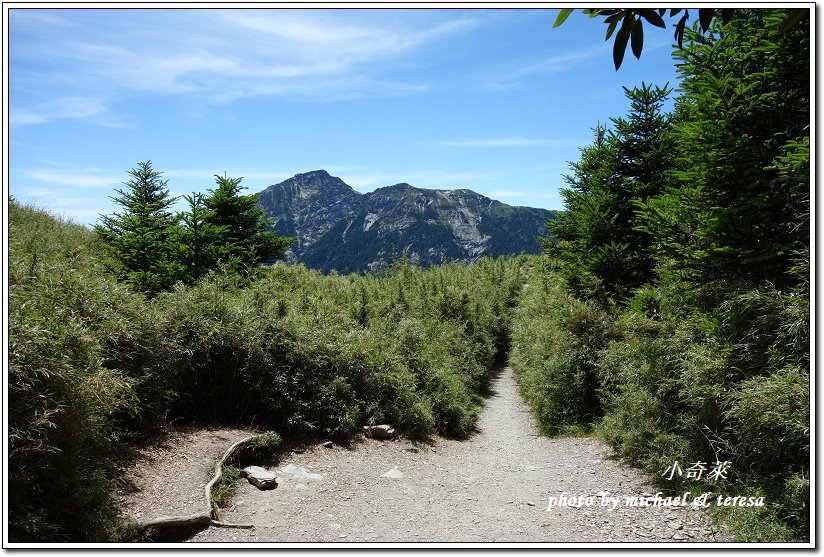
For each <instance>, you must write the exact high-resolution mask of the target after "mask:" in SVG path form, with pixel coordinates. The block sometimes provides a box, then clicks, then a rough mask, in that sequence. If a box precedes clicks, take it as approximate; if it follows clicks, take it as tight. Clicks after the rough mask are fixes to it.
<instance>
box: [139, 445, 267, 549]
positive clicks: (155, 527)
mask: <svg viewBox="0 0 824 557" xmlns="http://www.w3.org/2000/svg"><path fill="white" fill-rule="evenodd" d="M255 437H256V436H255V435H250V436H249V437H244V438H243V439H241V440H240V441H238V442H237V443H235V444H234V445H232V446H231V447H229V449H228V450H227V451H226V452H225V453H224V454H223V457H222V458H221V459H220V460H219V461H218V462H217V464H215V474H214V476H213V477H212V479H211V480H210V481H209V483H207V484H206V487H205V488H204V495H205V496H206V509H205V510H204V511H203V512H200V513H195V514H192V515H188V516H161V517H160V518H155V519H153V520H147V521H144V522H138V523H133V524H130V525H129V530H130V531H132V532H134V534H135V536H136V537H139V536H140V535H144V534H147V533H149V532H152V531H154V532H157V531H159V530H166V529H175V528H178V529H184V528H185V529H187V530H188V529H191V530H194V531H197V532H199V531H200V530H203V529H205V528H208V527H209V526H215V527H217V528H252V527H253V525H252V524H230V523H226V522H220V521H219V520H217V519H216V517H215V516H214V510H213V509H212V488H213V487H214V485H215V484H216V483H217V482H218V480H220V477H221V475H222V472H223V465H224V464H225V463H226V461H227V460H229V458H231V457H232V455H233V454H234V453H235V452H237V451H238V450H239V449H241V448H242V447H244V446H246V445H247V444H248V443H249V441H251V440H252V439H253V438H255Z"/></svg>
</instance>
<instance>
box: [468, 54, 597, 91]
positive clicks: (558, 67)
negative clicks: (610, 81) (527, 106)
mask: <svg viewBox="0 0 824 557" xmlns="http://www.w3.org/2000/svg"><path fill="white" fill-rule="evenodd" d="M609 48H610V47H609V45H606V44H605V43H604V44H599V45H597V46H593V47H589V48H584V49H581V50H577V51H573V52H565V53H562V54H556V55H553V56H547V57H545V58H541V59H538V60H532V61H529V62H524V63H522V64H521V65H520V66H518V67H516V68H512V69H509V70H503V71H501V72H499V73H497V74H496V75H495V76H494V77H491V78H489V79H488V80H486V82H485V83H484V87H485V88H486V89H490V90H508V89H513V88H516V87H519V86H520V85H521V84H522V83H524V82H525V81H527V80H529V79H531V78H533V77H535V76H537V75H554V74H558V73H562V72H566V71H570V70H580V69H581V68H582V67H584V66H586V65H588V64H590V63H594V62H596V61H597V60H601V59H602V58H603V57H604V56H608V55H609Z"/></svg>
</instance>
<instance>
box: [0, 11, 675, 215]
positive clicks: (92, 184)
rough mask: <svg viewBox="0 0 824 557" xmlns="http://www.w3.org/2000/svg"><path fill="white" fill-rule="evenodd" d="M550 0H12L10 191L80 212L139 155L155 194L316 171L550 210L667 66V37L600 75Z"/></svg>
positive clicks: (604, 46) (596, 60)
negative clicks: (25, 0) (520, 2)
mask: <svg viewBox="0 0 824 557" xmlns="http://www.w3.org/2000/svg"><path fill="white" fill-rule="evenodd" d="M557 12H558V10H557V9H544V10H538V9H503V10H481V9H462V10H420V9H413V10H389V9H368V10H347V9H334V10H319V9H305V10H251V9H249V10H247V9H243V10H213V9H166V10H161V9H137V10H127V9H111V10H101V9H61V10H58V9H48V10H35V9H15V8H13V9H10V10H9V38H8V40H9V67H8V71H9V86H8V90H7V93H8V95H9V97H8V98H9V119H8V122H7V125H8V132H9V159H8V171H9V184H8V187H9V193H10V194H11V195H13V196H14V197H15V198H17V199H18V200H19V201H23V202H27V203H34V204H35V205H37V206H39V207H42V208H45V209H48V210H50V211H51V212H53V213H55V214H59V215H63V216H65V217H67V218H71V219H73V220H75V221H76V222H81V223H86V224H94V223H96V222H97V221H98V217H99V215H100V214H101V213H110V212H112V211H114V210H115V209H116V206H115V205H114V203H112V201H111V200H110V196H112V195H114V190H115V188H118V187H122V183H123V182H124V181H126V180H127V178H128V177H127V175H126V172H127V171H128V170H129V169H131V168H134V167H135V166H136V165H137V163H138V162H140V161H145V160H151V161H152V163H153V166H154V168H155V169H156V170H159V171H161V172H163V175H164V178H166V179H167V180H168V187H169V190H170V191H171V192H172V194H173V195H182V194H185V193H190V192H192V191H206V190H208V189H210V188H212V187H214V175H215V174H221V175H222V174H224V172H225V173H226V175H228V176H230V177H243V185H244V186H246V187H247V188H248V189H247V193H251V192H258V191H261V190H263V189H264V188H266V187H267V186H268V185H270V184H274V183H277V182H280V181H282V180H284V179H286V178H289V177H291V176H293V175H294V174H297V173H300V172H308V171H311V170H317V169H325V170H327V171H329V172H330V173H331V174H332V175H334V176H339V177H341V178H342V179H343V180H344V181H345V182H346V183H348V184H349V185H351V186H352V187H354V188H355V189H356V190H358V191H361V192H367V191H371V190H373V189H375V188H378V187H382V186H388V185H392V184H396V183H399V182H408V183H410V184H412V185H413V186H416V187H422V188H435V189H452V188H469V189H473V190H475V191H477V192H479V193H482V194H484V195H487V196H489V197H492V198H494V199H498V200H500V201H503V202H504V203H509V204H512V205H527V206H533V207H544V208H548V209H560V208H562V202H561V199H560V196H559V193H558V190H559V189H560V188H562V187H563V186H564V183H563V178H562V175H563V174H565V173H567V172H568V162H569V161H573V160H576V159H577V158H578V150H579V149H580V148H581V147H584V146H586V145H587V144H588V143H590V141H591V139H592V131H591V129H592V127H593V126H595V125H596V124H597V123H598V122H608V121H609V118H610V117H611V116H621V115H624V114H625V113H626V111H627V108H628V102H627V100H626V98H625V96H624V92H623V89H622V86H627V87H632V86H634V85H639V84H640V83H641V82H642V81H646V82H647V83H655V84H664V83H665V82H669V83H670V84H671V85H676V74H675V69H674V65H673V62H672V60H671V56H670V53H671V48H670V44H671V39H672V35H671V30H669V29H668V30H666V31H664V30H658V29H652V30H648V32H647V36H646V37H645V47H644V52H643V55H642V56H641V59H640V60H635V58H634V57H632V55H631V54H630V53H629V52H628V53H627V56H626V58H625V61H624V64H623V66H622V67H621V69H620V70H619V71H617V72H616V71H615V69H614V67H613V63H612V56H611V42H610V43H606V42H604V32H605V26H604V25H603V24H602V23H600V22H599V21H596V20H589V19H588V18H587V17H586V16H584V15H582V14H580V13H579V12H576V13H575V14H573V15H572V16H571V17H570V18H569V19H568V20H567V22H566V23H565V24H564V25H562V26H561V27H559V28H556V29H552V23H553V22H554V20H555V16H556V14H557ZM180 208H182V206H180Z"/></svg>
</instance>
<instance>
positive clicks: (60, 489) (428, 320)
mask: <svg viewBox="0 0 824 557" xmlns="http://www.w3.org/2000/svg"><path fill="white" fill-rule="evenodd" d="M9 220H10V234H9V238H10V242H9V248H10V261H9V263H10V265H9V274H10V276H9V404H10V407H9V416H10V424H9V425H10V431H9V462H8V469H9V480H10V482H9V485H8V490H9V495H10V497H9V528H10V530H9V533H10V540H13V541H38V542H42V541H61V540H75V541H89V540H103V539H108V538H109V537H110V536H111V535H112V532H113V531H114V529H115V528H116V524H117V516H116V512H115V510H114V506H113V505H112V502H111V500H110V497H111V493H112V491H113V489H112V488H113V487H114V486H113V483H112V478H113V471H114V456H115V453H114V450H115V449H116V448H117V447H118V445H122V442H124V441H129V440H134V439H135V437H136V436H141V435H145V434H146V433H147V432H150V431H152V430H153V429H155V428H157V427H160V426H162V425H163V424H165V423H168V421H170V420H172V419H185V420H187V421H190V422H197V421H201V422H208V423H239V424H240V423H242V424H245V425H257V426H260V427H265V428H267V429H271V430H276V431H279V432H281V433H282V434H284V435H285V436H289V437H292V438H294V437H295V436H346V435H349V434H352V433H353V432H354V431H356V429H357V428H359V426H361V425H365V424H375V423H384V422H389V423H392V424H394V425H396V426H397V427H399V428H400V429H401V430H402V431H404V432H405V433H406V434H409V435H425V434H429V433H434V432H438V433H441V434H445V435H449V436H465V435H467V434H469V433H470V432H471V431H472V429H473V426H474V424H475V421H476V418H477V416H478V413H479V411H480V408H481V396H482V393H483V392H484V389H485V388H486V387H487V385H488V382H489V379H490V373H491V370H492V367H493V364H494V363H495V360H496V357H498V356H499V355H501V354H502V353H503V351H505V350H506V348H507V345H508V342H509V339H508V331H509V319H510V315H511V310H512V308H513V307H514V305H515V302H516V298H517V295H518V294H519V292H520V290H521V286H522V282H523V278H522V274H521V270H520V267H521V262H520V261H519V260H514V259H513V260H507V259H498V260H494V261H493V260H482V261H479V262H477V263H475V264H472V265H466V264H450V265H445V266H442V267H439V268H432V269H429V270H422V269H420V268H417V267H414V266H410V265H408V264H406V263H403V262H399V263H398V264H397V265H395V266H394V267H393V268H392V269H391V270H390V271H388V272H387V273H385V274H384V275H382V276H375V275H370V276H357V275H352V276H339V275H336V274H334V273H333V274H332V275H330V276H324V275H322V274H320V273H318V272H315V271H309V270H306V269H305V268H303V267H291V266H286V265H283V264H279V265H276V266H274V267H272V268H271V269H269V270H267V271H266V272H264V273H263V274H262V276H261V277H260V278H259V279H258V280H255V281H253V282H251V283H250V282H249V280H248V279H244V280H243V285H238V284H237V282H238V281H239V280H240V278H239V276H238V275H237V274H236V273H221V272H212V273H210V274H208V275H206V276H205V277H204V278H203V279H202V280H201V281H200V282H199V283H197V284H196V285H194V286H184V285H182V284H178V285H177V286H176V287H174V288H173V289H172V290H171V291H169V292H164V293H160V294H159V295H157V296H155V297H154V298H151V299H149V298H147V297H145V296H144V295H143V294H141V293H136V292H134V291H133V290H131V289H130V288H129V287H127V286H124V285H121V284H118V283H116V282H114V281H113V280H111V279H110V278H109V277H108V275H107V274H106V273H105V272H104V270H103V269H102V267H101V264H100V263H99V262H98V259H97V256H96V253H95V235H94V233H92V232H90V231H88V230H86V229H84V228H83V227H80V226H76V225H72V224H70V223H66V222H61V221H59V220H57V219H54V218H52V217H50V216H49V215H47V214H45V213H43V212H40V211H37V210H34V209H32V208H28V207H21V206H19V205H18V204H16V203H15V202H14V201H11V203H10V214H9Z"/></svg>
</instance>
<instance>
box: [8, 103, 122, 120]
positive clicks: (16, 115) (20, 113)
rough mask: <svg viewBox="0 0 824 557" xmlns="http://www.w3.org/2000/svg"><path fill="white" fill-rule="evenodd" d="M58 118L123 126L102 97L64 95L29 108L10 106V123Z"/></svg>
mask: <svg viewBox="0 0 824 557" xmlns="http://www.w3.org/2000/svg"><path fill="white" fill-rule="evenodd" d="M56 120H80V121H86V122H90V123H93V124H96V125H99V126H105V127H122V126H123V123H122V121H120V120H119V119H118V118H117V117H115V116H114V115H112V114H110V113H109V111H108V108H107V107H106V103H105V101H104V100H103V99H102V98H84V97H63V98H57V99H54V100H51V101H49V102H44V103H40V104H37V105H35V106H33V107H30V108H28V109H20V108H18V107H15V106H10V107H9V125H10V126H25V125H33V124H47V123H49V122H54V121H56Z"/></svg>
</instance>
